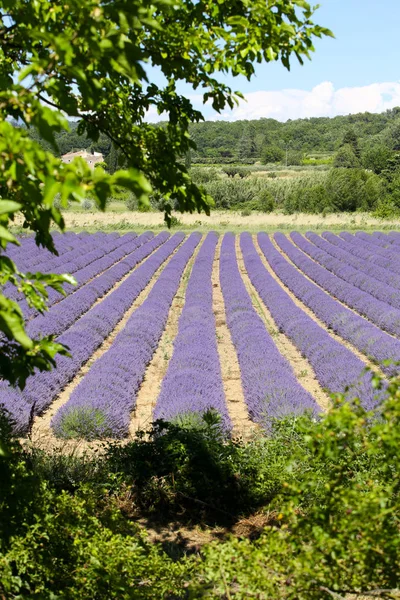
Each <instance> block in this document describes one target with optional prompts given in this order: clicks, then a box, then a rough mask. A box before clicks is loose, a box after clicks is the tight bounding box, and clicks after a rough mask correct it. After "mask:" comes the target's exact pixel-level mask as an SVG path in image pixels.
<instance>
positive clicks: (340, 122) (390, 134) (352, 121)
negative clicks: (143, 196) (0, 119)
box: [32, 107, 400, 167]
mask: <svg viewBox="0 0 400 600" xmlns="http://www.w3.org/2000/svg"><path fill="white" fill-rule="evenodd" d="M156 126H161V127H162V126H163V124H162V123H160V124H157V125H156ZM349 129H350V130H352V131H353V132H354V133H355V135H356V136H357V138H358V143H359V146H360V149H361V151H366V150H367V149H369V148H372V147H377V146H378V147H382V146H383V147H386V148H387V149H389V150H395V151H397V150H400V107H398V108H393V109H391V110H388V111H386V112H384V113H380V114H372V113H368V112H366V113H359V114H355V115H347V116H339V117H334V118H329V117H318V118H311V119H296V120H294V121H292V120H289V121H286V122H285V123H282V122H280V121H276V120H275V119H258V120H255V121H233V122H225V121H205V122H203V123H194V124H192V125H191V126H190V134H191V137H192V139H193V141H194V142H195V143H196V146H197V149H196V150H194V151H192V153H191V157H190V159H191V162H192V163H230V162H243V163H253V162H256V161H261V162H272V163H273V162H279V161H284V162H285V161H286V151H287V154H288V164H298V162H299V159H303V160H304V156H307V155H310V156H312V157H315V158H317V159H318V157H319V156H320V157H322V158H323V157H324V155H325V158H326V155H328V156H329V155H330V154H332V153H334V152H336V151H337V150H338V149H339V147H340V146H341V143H342V140H343V138H344V136H345V134H346V132H347V131H348V130H349ZM32 136H34V137H35V133H34V132H32ZM56 137H57V143H58V148H59V155H62V154H65V153H66V152H71V151H73V150H79V149H82V148H90V149H92V150H95V151H97V152H102V153H103V154H104V156H105V157H106V158H107V162H108V163H109V165H110V167H115V165H116V161H117V158H118V152H116V150H115V148H113V146H112V144H111V141H110V140H109V139H108V138H107V137H106V136H105V135H104V134H100V138H99V140H98V141H97V142H91V141H89V140H88V139H87V138H86V136H80V135H78V123H76V122H71V123H70V132H62V133H60V134H58V135H57V136H56ZM43 145H44V146H46V142H43Z"/></svg>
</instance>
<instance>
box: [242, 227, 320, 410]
mask: <svg viewBox="0 0 400 600" xmlns="http://www.w3.org/2000/svg"><path fill="white" fill-rule="evenodd" d="M256 249H257V251H259V248H258V247H257V246H256ZM236 256H237V261H238V265H239V270H240V273H241V275H242V279H243V281H244V284H245V286H246V289H247V291H248V293H249V294H250V296H251V298H252V300H253V305H254V308H255V309H256V311H257V312H258V314H259V315H260V317H261V318H262V319H263V321H264V322H265V326H266V329H267V331H268V333H269V334H270V335H271V337H272V339H273V341H274V343H275V345H276V347H277V348H278V350H279V352H280V353H281V354H282V356H284V358H286V360H287V361H288V362H289V364H290V365H291V367H292V369H293V372H294V374H295V376H296V379H297V380H298V382H299V384H300V385H301V386H302V387H303V388H304V389H305V390H306V391H307V392H309V393H310V394H311V395H312V396H313V398H314V399H315V401H316V402H317V403H318V404H319V406H321V408H323V409H324V410H328V409H329V407H330V405H331V402H330V399H329V396H328V394H326V393H325V392H324V390H323V389H322V388H321V386H320V385H319V383H318V380H317V378H316V376H315V372H314V369H313V368H312V366H311V365H310V363H309V362H308V360H307V359H306V358H304V357H303V356H302V355H301V352H300V351H299V350H298V349H297V348H296V346H295V345H294V344H293V342H292V341H291V340H290V338H289V337H288V336H287V335H286V334H285V333H283V332H280V331H279V328H278V327H277V325H276V323H275V321H274V319H273V317H272V315H271V313H270V311H269V310H268V308H267V307H266V306H265V304H264V302H263V301H262V299H261V297H260V295H259V294H258V292H257V290H256V288H255V287H254V286H253V284H252V282H251V280H250V277H249V275H248V274H247V271H246V267H245V264H244V260H243V255H242V251H241V249H240V242H239V236H237V237H236Z"/></svg>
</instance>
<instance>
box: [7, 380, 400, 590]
mask: <svg viewBox="0 0 400 600" xmlns="http://www.w3.org/2000/svg"><path fill="white" fill-rule="evenodd" d="M374 382H375V385H376V387H379V386H380V385H381V384H382V382H381V381H380V380H379V379H378V378H375V379H374ZM387 389H388V399H387V400H386V401H385V403H384V404H383V405H382V406H380V407H378V410H377V413H375V414H373V413H367V412H365V411H364V410H363V409H362V408H361V407H360V405H359V404H358V403H357V402H356V401H355V402H354V403H349V402H347V401H346V399H345V398H344V397H343V396H338V397H336V398H334V399H333V407H332V409H331V410H330V412H329V413H328V414H327V415H326V416H324V417H323V418H321V420H320V421H317V422H315V421H314V420H312V419H311V418H310V417H307V416H304V417H297V418H287V419H285V420H284V421H281V422H279V423H276V424H275V426H274V428H273V429H272V430H271V432H270V435H269V436H267V437H264V436H262V435H260V436H255V437H254V438H253V439H250V440H249V441H247V442H244V441H243V440H241V439H238V440H230V439H227V438H226V437H224V435H223V434H222V432H221V430H220V429H219V427H218V422H217V420H216V419H215V418H214V416H213V415H210V414H209V415H207V414H206V415H204V418H203V421H202V422H201V421H197V422H194V421H193V422H189V421H187V422H182V423H180V424H178V423H177V424H171V423H169V424H166V423H162V422H159V423H156V424H155V425H154V426H153V428H152V430H151V431H150V432H149V437H146V436H145V435H144V434H143V435H142V436H139V438H138V439H137V440H136V441H134V442H130V443H128V444H127V445H125V446H119V445H112V446H108V447H106V448H105V453H102V454H100V455H98V456H96V454H94V455H92V456H88V455H86V456H79V455H76V454H75V455H66V454H63V452H62V451H61V452H57V451H56V452H54V453H52V454H50V453H45V452H43V451H39V450H36V449H35V448H31V449H29V448H27V449H23V448H22V447H21V446H20V445H19V443H18V442H17V441H15V440H13V439H12V437H11V433H10V431H11V430H10V428H9V426H8V424H7V422H6V421H5V420H4V419H2V420H1V421H0V440H1V442H0V443H1V446H0V448H1V454H0V476H1V481H2V487H1V491H0V593H1V594H3V595H4V596H5V597H10V598H12V597H20V598H25V597H26V598H27V597H35V596H36V597H40V598H44V599H46V598H48V599H49V600H50V598H54V597H63V596H65V597H68V598H79V597H91V598H92V597H93V598H95V597H109V598H127V599H128V598H129V599H130V598H132V599H133V598H135V599H136V598H139V599H141V598H155V597H163V598H170V599H172V598H180V597H183V598H187V597H188V592H189V596H190V597H193V598H202V597H204V598H232V599H235V600H239V599H242V598H243V599H244V598H248V597H258V598H271V599H272V600H273V599H275V598H276V599H277V600H278V599H279V600H280V599H281V598H287V599H293V600H294V599H295V598H296V599H299V600H306V599H307V600H308V599H310V600H312V599H313V598H315V599H318V600H320V599H321V598H325V597H326V598H328V597H332V596H333V595H334V594H337V595H339V596H340V597H347V594H350V593H356V592H357V593H362V592H371V591H375V592H374V595H375V596H376V597H382V598H383V597H388V598H394V597H396V596H395V594H394V593H392V592H391V591H390V590H393V589H395V588H396V587H397V586H398V582H399V578H400V571H399V565H400V538H399V535H398V530H399V526H400V522H399V519H400V504H399V497H400V496H399V492H400V464H399V453H398V447H399V442H400V439H399V436H400V405H399V402H398V399H399V397H400V382H399V381H398V380H392V381H390V382H389V385H388V388H387ZM255 510H256V511H257V513H256V515H255V520H254V522H257V519H258V521H259V523H260V525H259V526H258V527H257V526H256V527H254V528H252V527H250V528H248V532H249V533H250V534H251V535H249V536H246V535H244V536H243V534H242V535H240V533H239V536H236V537H233V536H231V537H229V536H227V530H225V531H223V530H222V529H221V525H224V526H225V528H226V527H229V528H230V527H232V526H235V524H242V527H243V525H244V524H247V525H249V524H251V523H252V520H251V519H252V513H253V512H254V511H255ZM143 517H146V518H149V517H151V518H152V522H153V525H154V526H155V527H157V528H158V529H159V528H160V527H161V528H162V527H164V528H165V527H167V528H168V531H170V525H171V524H172V523H174V524H175V525H177V524H178V525H180V526H182V525H186V526H190V525H193V523H195V522H201V523H202V524H203V526H205V525H207V524H208V525H215V524H217V525H218V528H217V529H216V530H213V531H216V532H218V537H219V538H220V539H218V538H217V539H216V541H214V542H212V543H211V544H206V545H205V546H204V547H203V548H202V549H201V552H200V553H197V554H195V555H193V556H186V555H185V552H184V548H180V550H179V549H178V548H176V547H173V545H170V546H169V547H168V545H167V546H166V548H168V552H170V553H171V554H172V555H173V556H174V560H171V558H170V556H169V555H168V554H166V552H165V550H164V549H163V547H162V546H161V545H160V544H157V543H154V542H153V543H150V542H149V541H148V539H147V537H146V536H145V534H144V533H143V531H142V530H141V529H140V528H139V527H138V526H137V525H136V524H135V523H134V521H135V519H136V518H142V519H143ZM239 531H240V530H239ZM242 531H244V530H243V529H242ZM178 539H179V536H178ZM379 589H384V590H387V592H385V593H383V592H382V593H379V592H378V591H377V590H379Z"/></svg>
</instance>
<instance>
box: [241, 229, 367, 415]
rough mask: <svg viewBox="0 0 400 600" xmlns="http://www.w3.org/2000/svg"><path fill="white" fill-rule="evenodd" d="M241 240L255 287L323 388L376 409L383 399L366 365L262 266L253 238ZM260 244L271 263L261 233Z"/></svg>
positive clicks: (267, 239) (268, 242) (246, 236)
mask: <svg viewBox="0 0 400 600" xmlns="http://www.w3.org/2000/svg"><path fill="white" fill-rule="evenodd" d="M241 237H242V247H243V253H244V254H243V258H244V260H245V265H246V269H247V271H248V273H249V276H250V278H251V280H252V282H253V285H254V286H255V288H256V289H257V291H258V293H259V294H260V296H261V298H262V300H263V302H264V303H265V305H266V306H267V307H268V309H269V310H270V312H271V314H272V317H273V318H274V320H275V322H276V323H277V325H278V327H279V329H280V330H281V331H283V332H284V333H285V334H286V335H287V336H288V337H289V338H290V339H291V340H292V341H293V343H294V344H295V346H296V347H297V348H298V350H299V351H300V352H301V353H302V355H303V356H304V357H305V358H307V360H308V361H309V363H310V364H311V366H312V368H313V369H314V373H315V376H316V378H317V380H318V381H319V383H320V385H321V386H322V387H323V388H324V389H326V390H328V391H329V392H339V393H341V392H344V391H345V390H347V389H348V390H349V394H350V396H353V397H355V396H357V397H359V398H360V399H361V401H362V403H363V405H364V406H365V407H366V408H368V409H369V408H371V407H373V406H375V404H376V403H377V402H378V400H379V398H377V397H376V396H375V394H374V390H373V388H372V386H371V375H370V374H369V373H365V372H364V369H365V363H363V362H362V361H361V360H360V359H359V358H358V357H357V356H355V354H354V353H353V352H351V351H350V350H348V349H347V348H346V347H345V346H344V345H343V344H340V343H339V342H337V341H336V340H335V339H333V338H332V337H331V336H330V335H329V333H327V332H326V331H325V330H324V329H323V328H322V327H320V326H319V325H318V324H317V323H316V322H315V321H314V320H313V319H312V318H311V317H309V316H308V315H307V314H306V313H305V312H304V311H303V310H301V308H299V307H298V306H296V304H295V303H294V302H293V300H292V299H291V298H290V297H289V295H288V294H287V293H286V292H285V291H284V289H283V288H282V287H281V286H280V285H279V283H277V282H276V281H275V279H274V278H273V277H272V276H271V275H270V274H269V273H268V271H267V270H266V268H265V267H264V265H263V264H262V261H261V258H260V257H259V256H258V254H257V252H256V249H255V248H254V244H253V242H252V240H251V237H250V235H249V234H242V236H241ZM258 241H259V244H260V247H261V249H262V251H263V253H264V254H265V256H266V258H267V260H269V256H271V254H270V250H271V248H272V249H273V245H272V244H271V241H270V240H269V238H268V236H267V235H266V234H265V233H259V234H258ZM277 254H279V253H277ZM271 266H273V262H272V261H271Z"/></svg>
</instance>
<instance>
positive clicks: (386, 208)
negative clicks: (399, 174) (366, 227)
mask: <svg viewBox="0 0 400 600" xmlns="http://www.w3.org/2000/svg"><path fill="white" fill-rule="evenodd" d="M399 215H400V209H399V207H398V206H397V204H396V203H395V202H394V200H393V197H392V196H390V195H387V196H385V197H384V198H382V200H379V201H378V202H377V204H376V206H375V210H374V212H373V213H372V216H373V217H376V218H377V219H391V218H395V217H398V216H399Z"/></svg>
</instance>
